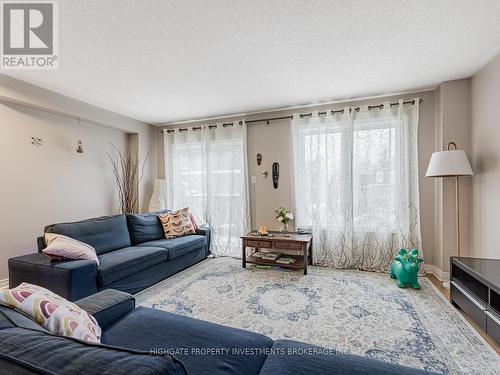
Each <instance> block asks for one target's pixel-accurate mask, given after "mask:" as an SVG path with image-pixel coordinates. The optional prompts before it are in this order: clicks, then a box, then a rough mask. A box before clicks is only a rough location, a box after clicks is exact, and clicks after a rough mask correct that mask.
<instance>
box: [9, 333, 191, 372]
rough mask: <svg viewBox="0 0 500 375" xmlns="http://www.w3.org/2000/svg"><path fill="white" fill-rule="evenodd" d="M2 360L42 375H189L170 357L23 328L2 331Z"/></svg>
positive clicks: (180, 364)
mask: <svg viewBox="0 0 500 375" xmlns="http://www.w3.org/2000/svg"><path fill="white" fill-rule="evenodd" d="M34 343H36V345H34ZM0 358H2V359H5V358H8V359H9V362H10V363H15V364H16V365H18V366H19V367H20V368H25V369H26V368H28V369H30V370H32V371H33V373H38V374H40V373H41V374H47V373H48V374H88V375H92V374H96V375H97V374H124V375H125V374H127V375H128V374H130V373H132V372H133V373H134V374H139V375H149V374H151V375H153V374H155V375H156V374H168V375H185V374H186V372H185V369H184V366H183V364H182V363H181V362H179V361H178V360H176V359H175V358H173V357H172V356H170V355H168V354H167V355H159V356H155V355H151V354H150V353H149V351H145V352H137V351H134V350H128V349H123V348H113V347H109V346H103V345H99V344H89V343H84V342H82V341H78V340H74V339H69V338H66V337H58V336H54V335H51V334H49V333H46V332H39V331H32V330H28V329H22V328H7V329H3V330H0ZM0 372H1V373H4V372H3V371H0ZM16 373H19V372H16Z"/></svg>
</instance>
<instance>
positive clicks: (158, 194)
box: [149, 180, 167, 212]
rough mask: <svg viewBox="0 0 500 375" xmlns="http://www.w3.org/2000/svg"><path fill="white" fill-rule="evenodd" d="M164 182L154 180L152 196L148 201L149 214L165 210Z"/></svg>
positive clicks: (165, 189)
mask: <svg viewBox="0 0 500 375" xmlns="http://www.w3.org/2000/svg"><path fill="white" fill-rule="evenodd" d="M166 192H167V187H166V181H165V180H155V184H154V188H153V195H152V196H151V200H150V201H149V212H155V211H161V210H164V209H166V208H167V198H166Z"/></svg>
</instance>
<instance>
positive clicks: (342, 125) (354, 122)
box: [292, 98, 421, 271]
mask: <svg viewBox="0 0 500 375" xmlns="http://www.w3.org/2000/svg"><path fill="white" fill-rule="evenodd" d="M414 103H415V104H403V101H402V100H401V101H399V105H398V106H391V105H390V102H387V103H384V104H383V107H382V108H378V107H375V108H371V109H369V108H368V107H367V106H364V107H363V106H362V107H360V108H359V110H357V109H355V108H348V107H347V108H344V111H343V113H336V114H335V115H330V113H331V112H330V111H327V115H326V116H325V115H320V116H318V114H317V113H313V115H312V116H311V117H310V118H309V117H305V118H302V119H301V118H300V115H298V114H295V115H294V116H293V118H294V119H293V120H292V137H293V155H294V160H293V165H294V185H295V205H296V210H297V215H296V224H297V226H298V227H309V228H311V229H312V230H313V233H314V244H313V262H314V264H318V265H326V266H332V267H337V268H358V269H365V270H374V271H385V270H387V269H388V267H389V265H390V262H391V260H392V257H393V255H394V253H395V252H396V251H397V249H398V248H400V247H405V248H413V247H416V248H419V250H420V251H421V249H420V243H421V240H420V238H421V235H420V213H419V207H420V204H419V192H418V154H417V132H418V112H419V104H418V103H419V99H418V98H416V99H415V102H414Z"/></svg>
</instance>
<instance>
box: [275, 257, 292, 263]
mask: <svg viewBox="0 0 500 375" xmlns="http://www.w3.org/2000/svg"><path fill="white" fill-rule="evenodd" d="M296 261H297V260H296V259H294V258H290V257H279V258H278V259H277V260H276V263H281V264H293V263H295V262H296Z"/></svg>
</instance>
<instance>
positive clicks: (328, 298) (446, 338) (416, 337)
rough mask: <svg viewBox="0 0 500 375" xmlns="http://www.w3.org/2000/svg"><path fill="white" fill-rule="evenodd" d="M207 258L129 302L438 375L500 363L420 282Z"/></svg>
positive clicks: (498, 369) (492, 369)
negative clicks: (404, 284)
mask: <svg viewBox="0 0 500 375" xmlns="http://www.w3.org/2000/svg"><path fill="white" fill-rule="evenodd" d="M420 284H421V289H420V290H413V289H399V288H398V287H397V286H396V283H395V282H394V280H391V279H390V278H389V276H388V275H385V274H379V273H372V272H362V271H351V270H333V269H329V268H321V267H310V268H309V275H307V276H304V275H303V274H302V272H300V271H293V272H285V271H280V270H259V269H256V268H255V267H253V266H252V265H250V266H248V268H247V269H243V268H242V267H241V261H238V260H236V259H232V258H215V259H208V260H206V261H204V262H202V263H199V264H198V265H196V266H194V267H191V268H189V269H187V270H186V271H183V272H181V273H179V274H177V275H175V276H173V277H171V278H170V279H167V280H165V281H163V282H160V283H159V284H156V285H154V286H152V287H151V288H149V289H147V290H145V291H143V292H141V293H139V294H137V296H136V297H137V303H138V305H141V306H147V307H153V308H155V309H160V310H165V311H169V312H174V313H177V314H180V315H186V316H191V317H194V318H198V319H203V320H208V321H211V322H215V323H220V324H224V325H227V326H232V327H237V328H243V329H247V330H251V331H255V332H260V333H263V334H265V335H268V336H270V337H272V338H273V339H278V338H287V339H294V340H300V341H305V342H308V343H311V344H316V345H321V346H325V347H330V348H336V349H339V350H342V351H345V352H349V353H355V354H360V355H363V356H366V357H370V358H376V359H380V360H383V361H387V362H396V363H400V364H403V365H409V366H412V367H417V368H422V369H426V370H432V371H436V372H438V373H443V374H499V373H500V356H498V355H497V354H496V352H495V351H494V350H493V349H492V348H491V347H490V346H489V345H488V344H487V343H486V342H485V341H484V339H483V338H482V337H481V336H480V335H479V334H478V333H477V332H476V331H475V330H474V328H472V326H471V325H470V324H469V323H468V322H467V321H466V320H465V319H464V318H463V317H462V315H461V314H460V313H459V312H458V311H456V309H455V308H454V307H452V306H451V304H450V303H449V302H448V301H447V300H446V299H445V298H444V297H443V295H442V294H441V293H440V292H439V291H438V290H437V289H436V288H435V287H434V285H432V283H431V282H430V281H429V280H427V279H426V278H421V280H420Z"/></svg>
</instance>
